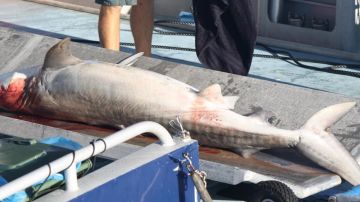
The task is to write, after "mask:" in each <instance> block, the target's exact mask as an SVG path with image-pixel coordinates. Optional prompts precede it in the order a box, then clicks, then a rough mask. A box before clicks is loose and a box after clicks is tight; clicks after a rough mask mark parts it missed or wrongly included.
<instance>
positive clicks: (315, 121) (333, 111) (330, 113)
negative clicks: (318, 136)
mask: <svg viewBox="0 0 360 202" xmlns="http://www.w3.org/2000/svg"><path fill="white" fill-rule="evenodd" d="M355 105H356V102H345V103H341V104H335V105H332V106H329V107H326V108H324V109H322V110H320V111H319V112H317V113H316V114H314V115H313V116H312V117H311V118H310V119H309V120H308V121H307V122H306V123H305V125H304V126H303V128H304V129H320V130H325V129H327V128H329V127H330V126H332V125H333V124H335V123H336V122H337V121H339V120H340V119H341V118H342V117H343V116H344V115H345V114H347V113H348V112H349V111H350V110H351V109H352V108H353V107H354V106H355Z"/></svg>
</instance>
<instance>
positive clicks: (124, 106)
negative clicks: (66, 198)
mask: <svg viewBox="0 0 360 202" xmlns="http://www.w3.org/2000/svg"><path fill="white" fill-rule="evenodd" d="M69 44H70V40H69V39H65V40H63V41H61V42H59V43H58V44H56V45H55V46H53V47H52V48H51V49H50V50H49V51H48V52H47V54H46V57H45V61H44V65H43V67H42V69H41V71H40V72H39V73H37V74H36V75H34V76H29V75H25V74H21V73H13V74H8V75H5V76H4V75H3V76H0V84H1V88H0V107H1V108H2V109H6V110H9V111H17V112H23V113H29V114H36V115H40V116H44V117H49V118H53V119H61V120H70V121H78V122H84V123H88V124H95V125H111V126H120V125H128V124H132V123H136V122H139V121H145V120H151V121H155V122H158V123H161V124H162V125H164V126H165V127H169V122H170V121H171V120H173V119H174V118H175V117H181V120H182V123H183V126H184V128H186V129H187V130H189V131H190V132H191V134H192V136H193V137H194V138H195V139H197V140H198V141H199V143H200V144H203V145H209V146H215V147H220V148H227V149H235V150H238V149H240V150H242V151H243V153H244V154H249V152H244V151H254V150H259V149H267V148H284V147H296V148H298V149H299V150H300V151H301V152H302V153H303V154H304V155H305V156H307V157H308V158H309V159H311V160H313V161H314V162H316V163H318V164H319V165H321V166H323V167H325V168H327V169H329V170H331V171H333V172H335V173H337V174H339V175H340V176H342V177H343V178H344V179H345V180H347V181H348V182H350V183H351V184H353V185H359V184H360V167H359V165H358V164H357V162H356V161H355V160H354V159H353V157H352V156H351V155H350V153H349V152H348V151H347V150H346V149H345V148H344V146H343V145H342V144H341V143H340V142H339V141H338V140H337V139H336V138H335V137H334V135H333V134H331V133H330V132H328V130H326V129H327V128H329V127H330V126H331V125H332V124H334V123H335V122H336V121H338V120H339V119H341V118H342V117H343V116H344V115H345V114H346V113H347V112H348V111H349V110H351V108H352V107H353V106H354V105H355V102H347V103H341V104H336V105H333V106H330V107H327V108H325V109H323V110H321V111H320V112H318V113H316V114H315V115H314V116H313V117H311V118H310V119H309V120H308V121H307V122H306V123H305V125H304V126H303V127H302V128H300V129H298V130H284V129H280V128H276V127H274V126H273V125H271V124H269V123H268V122H267V121H265V120H264V119H262V118H259V116H257V115H256V114H255V115H251V116H242V115H240V114H238V113H236V112H234V111H232V110H231V109H233V107H234V105H235V102H236V98H235V97H224V96H222V94H221V88H220V86H219V85H217V84H214V85H211V86H210V87H208V88H205V89H204V90H201V91H198V90H197V89H195V88H193V87H191V86H189V85H187V84H185V83H182V82H180V81H178V80H175V79H172V78H170V77H167V76H164V75H161V74H157V73H155V72H151V71H146V70H142V69H140V68H135V67H130V66H126V65H116V64H110V63H105V62H96V61H83V60H80V59H79V58H76V57H74V56H73V55H72V54H71V51H70V46H69ZM250 153H251V152H250Z"/></svg>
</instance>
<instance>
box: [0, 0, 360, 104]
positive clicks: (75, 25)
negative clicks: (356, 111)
mask: <svg viewBox="0 0 360 202" xmlns="http://www.w3.org/2000/svg"><path fill="white" fill-rule="evenodd" d="M0 9H1V13H0V21H4V22H8V23H14V24H17V25H21V26H26V27H30V28H34V29H39V30H44V31H49V32H54V33H60V34H64V35H69V36H73V37H79V38H84V39H89V40H96V41H98V34H97V20H98V16H97V15H94V14H89V13H83V12H77V11H72V10H67V9H61V8H57V7H51V6H46V5H41V4H35V3H29V2H24V1H20V0H3V1H2V4H1V5H0ZM121 41H122V42H133V37H132V34H131V30H130V25H129V22H128V21H127V20H122V23H121ZM153 44H156V45H167V46H180V47H187V48H194V46H195V45H194V44H195V43H194V37H192V36H166V35H159V34H157V33H155V32H154V35H153ZM122 51H127V52H128V51H134V49H133V48H132V47H130V48H129V47H126V48H122ZM152 51H153V54H154V56H155V57H157V56H160V57H164V58H172V59H178V60H177V61H178V62H184V63H187V64H189V63H190V64H194V65H195V66H201V64H199V61H198V59H197V57H196V54H195V53H194V52H187V51H176V50H165V49H156V48H154V49H153V50H152ZM255 53H259V54H268V53H267V52H265V51H263V50H261V49H257V50H256V51H255ZM300 55H302V56H304V57H306V56H307V55H306V53H305V54H300ZM312 57H314V55H312ZM315 58H318V59H321V60H330V59H331V60H334V58H326V57H321V56H315ZM250 76H253V77H257V78H260V79H267V80H273V81H277V82H284V83H289V84H294V85H299V86H304V87H308V88H314V89H319V90H323V91H329V92H334V93H338V94H343V95H346V96H350V97H356V98H360V88H359V86H360V79H358V78H354V77H349V76H341V75H335V74H329V73H323V72H318V71H313V70H306V69H303V68H301V67H297V66H294V65H291V64H289V63H287V62H284V61H281V60H274V59H265V58H254V60H253V64H252V67H251V70H250Z"/></svg>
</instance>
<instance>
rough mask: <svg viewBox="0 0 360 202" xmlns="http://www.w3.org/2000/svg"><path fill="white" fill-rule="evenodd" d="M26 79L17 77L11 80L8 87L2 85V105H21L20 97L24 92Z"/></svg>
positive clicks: (0, 102)
mask: <svg viewBox="0 0 360 202" xmlns="http://www.w3.org/2000/svg"><path fill="white" fill-rule="evenodd" d="M24 87H25V79H23V78H17V79H13V80H11V82H10V84H9V86H8V88H7V89H5V87H4V86H2V85H1V88H0V105H1V106H3V107H5V108H7V109H10V110H11V109H12V110H15V109H18V108H19V107H20V102H19V101H20V98H21V96H22V94H23V92H24Z"/></svg>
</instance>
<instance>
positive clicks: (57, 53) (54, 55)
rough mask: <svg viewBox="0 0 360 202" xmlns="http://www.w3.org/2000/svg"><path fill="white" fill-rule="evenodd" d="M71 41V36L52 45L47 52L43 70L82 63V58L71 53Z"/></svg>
mask: <svg viewBox="0 0 360 202" xmlns="http://www.w3.org/2000/svg"><path fill="white" fill-rule="evenodd" d="M70 42H71V40H70V38H65V39H63V40H62V41H60V42H58V43H57V44H55V45H54V46H53V47H51V48H50V50H49V51H48V52H47V53H46V56H45V60H44V65H43V67H42V70H46V69H59V68H63V67H66V66H69V65H75V64H78V63H80V62H81V61H82V60H80V59H79V58H77V57H74V56H73V55H72V54H71V50H70Z"/></svg>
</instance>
